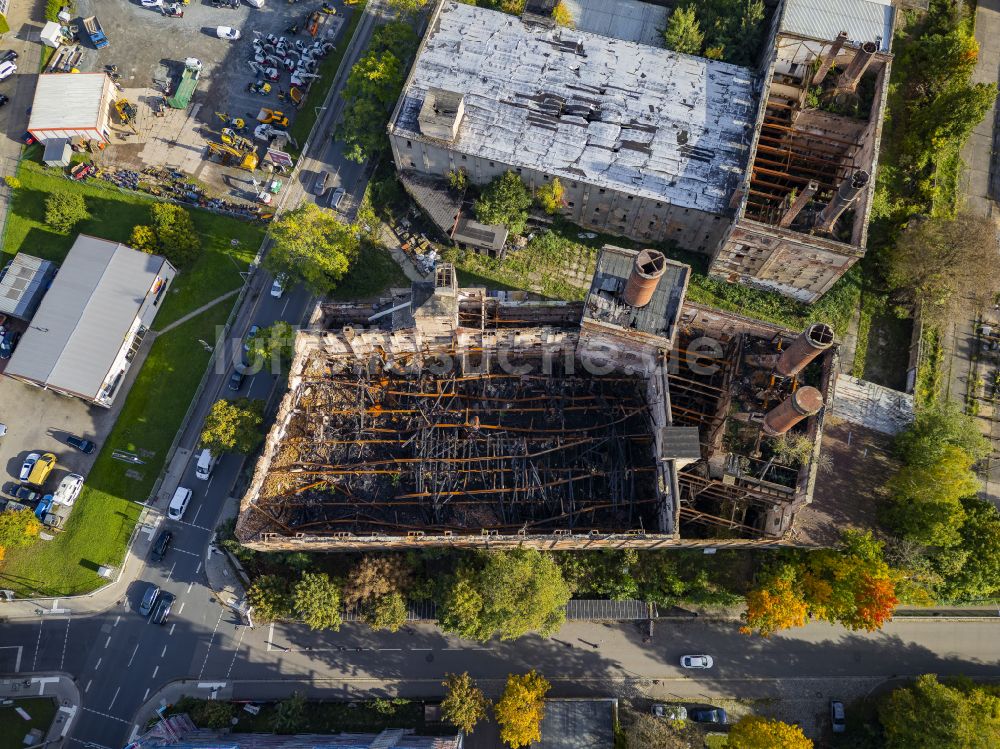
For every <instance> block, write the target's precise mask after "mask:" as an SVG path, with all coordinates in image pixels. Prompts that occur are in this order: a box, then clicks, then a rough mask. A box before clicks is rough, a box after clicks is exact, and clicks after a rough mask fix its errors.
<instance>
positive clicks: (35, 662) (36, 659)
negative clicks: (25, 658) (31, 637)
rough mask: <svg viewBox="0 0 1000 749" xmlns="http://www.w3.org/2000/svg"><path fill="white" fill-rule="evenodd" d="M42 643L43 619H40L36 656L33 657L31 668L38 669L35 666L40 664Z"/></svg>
mask: <svg viewBox="0 0 1000 749" xmlns="http://www.w3.org/2000/svg"><path fill="white" fill-rule="evenodd" d="M41 644H42V620H41V619H39V620H38V640H36V641H35V657H34V658H32V659H31V670H32V671H37V670H38V669H37V668H35V666H36V665H37V664H38V648H39V647H40V646H41Z"/></svg>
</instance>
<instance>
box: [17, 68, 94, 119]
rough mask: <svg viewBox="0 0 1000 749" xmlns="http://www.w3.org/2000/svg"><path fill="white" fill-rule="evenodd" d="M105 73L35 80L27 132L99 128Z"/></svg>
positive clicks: (62, 75) (58, 74) (74, 74)
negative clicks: (33, 98) (33, 97)
mask: <svg viewBox="0 0 1000 749" xmlns="http://www.w3.org/2000/svg"><path fill="white" fill-rule="evenodd" d="M109 82H110V79H109V78H108V77H107V76H106V75H105V74H104V73H45V74H43V75H40V76H38V83H37V85H36V86H35V100H34V102H33V103H32V105H31V119H30V120H29V122H28V130H82V129H85V128H94V127H98V126H99V125H100V124H101V115H102V111H101V110H102V107H104V106H106V104H105V103H104V87H105V86H106V85H108V84H109Z"/></svg>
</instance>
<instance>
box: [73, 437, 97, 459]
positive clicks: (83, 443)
mask: <svg viewBox="0 0 1000 749" xmlns="http://www.w3.org/2000/svg"><path fill="white" fill-rule="evenodd" d="M66 444H67V445H69V446H70V447H75V448H76V449H77V450H79V451H80V452H82V453H87V455H90V453H92V452H94V450H95V449H97V445H95V444H94V443H93V442H91V441H90V440H85V439H84V438H83V437H74V436H73V435H72V434H71V435H69V436H68V437H66Z"/></svg>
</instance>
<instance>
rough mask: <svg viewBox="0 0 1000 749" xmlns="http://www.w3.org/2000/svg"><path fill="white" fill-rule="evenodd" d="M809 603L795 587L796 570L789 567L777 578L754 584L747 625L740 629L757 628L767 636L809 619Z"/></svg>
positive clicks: (753, 629)
mask: <svg viewBox="0 0 1000 749" xmlns="http://www.w3.org/2000/svg"><path fill="white" fill-rule="evenodd" d="M807 614H808V606H807V605H806V602H805V599H804V598H803V596H802V593H801V592H800V591H798V590H796V589H795V573H794V572H793V571H792V570H791V569H790V568H786V569H785V570H783V571H782V572H781V573H779V574H778V575H777V576H775V577H774V578H773V579H771V580H768V581H766V582H765V583H764V584H763V585H761V586H760V587H758V588H754V589H753V590H751V591H750V592H749V593H747V597H746V612H745V613H744V614H743V621H744V625H743V626H742V627H740V631H741V632H743V633H744V634H750V633H751V632H754V631H756V632H757V633H758V634H760V635H762V636H763V637H770V636H771V635H772V634H774V633H775V632H778V631H780V630H782V629H789V628H791V627H801V626H802V625H803V624H805V623H806V616H807Z"/></svg>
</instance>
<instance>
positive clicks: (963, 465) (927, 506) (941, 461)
mask: <svg viewBox="0 0 1000 749" xmlns="http://www.w3.org/2000/svg"><path fill="white" fill-rule="evenodd" d="M888 489H889V491H890V493H891V495H892V499H891V503H890V505H889V507H888V508H887V509H886V512H885V514H886V518H887V520H888V522H889V523H890V524H891V525H892V527H893V528H895V529H896V530H897V531H898V532H899V533H901V534H902V535H904V536H905V537H907V538H909V539H912V540H914V541H917V542H919V543H922V544H927V545H930V546H952V545H954V544H956V543H957V542H958V540H959V528H960V527H961V525H962V521H963V520H964V518H965V510H964V508H963V507H962V502H961V500H962V498H963V497H970V496H972V495H974V494H975V493H976V492H977V491H978V490H979V480H978V479H977V478H976V474H975V473H974V472H973V471H972V458H971V456H970V455H969V454H968V453H967V452H965V451H964V450H962V449H961V448H960V447H956V446H954V445H946V446H944V447H943V448H942V449H941V454H940V457H938V459H937V460H936V462H934V463H931V464H929V465H928V464H923V463H922V464H917V465H904V466H902V467H901V468H900V469H899V470H898V471H897V472H896V474H895V475H894V476H892V477H891V478H890V479H889V482H888Z"/></svg>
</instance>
